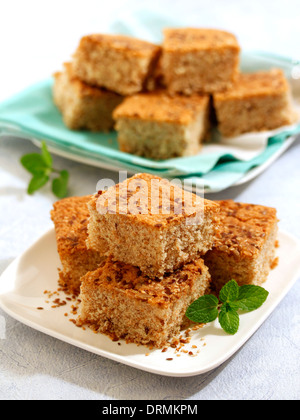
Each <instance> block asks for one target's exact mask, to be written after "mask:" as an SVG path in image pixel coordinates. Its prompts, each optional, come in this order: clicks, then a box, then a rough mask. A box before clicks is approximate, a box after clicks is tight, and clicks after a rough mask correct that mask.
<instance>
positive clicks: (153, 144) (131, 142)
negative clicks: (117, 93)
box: [113, 90, 210, 160]
mask: <svg viewBox="0 0 300 420" xmlns="http://www.w3.org/2000/svg"><path fill="white" fill-rule="evenodd" d="M113 118H114V119H115V120H116V125H115V128H116V130H117V132H118V142H119V147H120V150H122V151H123V152H127V153H132V154H135V155H139V156H144V157H147V158H150V159H157V160H159V159H168V158H174V157H178V156H190V155H195V154H197V153H198V152H199V151H200V149H201V146H202V142H203V140H205V139H207V138H208V134H209V129H210V100H209V97H208V96H207V95H203V96H200V95H192V96H189V97H185V96H180V95H169V94H168V93H167V91H165V90H157V91H154V92H148V93H139V94H136V95H133V96H130V97H127V98H125V100H124V102H123V103H122V104H120V105H119V106H118V107H117V108H116V109H115V111H114V113H113Z"/></svg>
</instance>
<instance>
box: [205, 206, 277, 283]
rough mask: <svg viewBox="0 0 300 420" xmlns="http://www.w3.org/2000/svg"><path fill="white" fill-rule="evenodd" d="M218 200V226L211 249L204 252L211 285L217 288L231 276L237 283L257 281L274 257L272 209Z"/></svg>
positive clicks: (275, 229) (267, 270)
mask: <svg viewBox="0 0 300 420" xmlns="http://www.w3.org/2000/svg"><path fill="white" fill-rule="evenodd" d="M218 204H219V205H220V214H219V217H220V228H219V231H218V232H217V235H216V239H215V243H214V246H213V249H212V250H210V251H208V252H207V254H206V255H205V256H204V261H205V264H206V265H207V266H208V268H209V271H210V274H211V277H212V287H214V288H215V289H216V290H217V291H219V290H220V289H221V288H222V286H223V285H224V284H225V283H227V282H228V281H230V280H232V279H233V280H235V281H236V282H237V283H238V284H239V286H242V285H245V284H254V285H261V284H262V283H263V282H264V281H265V280H266V279H267V277H268V274H269V272H270V269H271V268H272V266H273V264H274V259H275V248H276V246H277V231H278V226H277V222H278V220H277V216H276V209H274V208H271V207H266V206H261V205H255V204H246V203H237V202H234V201H233V200H223V201H218Z"/></svg>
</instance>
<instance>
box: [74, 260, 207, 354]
mask: <svg viewBox="0 0 300 420" xmlns="http://www.w3.org/2000/svg"><path fill="white" fill-rule="evenodd" d="M209 287H210V275H209V272H208V269H207V267H206V266H205V265H204V263H203V260H202V259H201V258H200V259H197V260H195V261H194V262H192V263H189V264H186V265H184V266H183V267H182V268H181V269H178V270H175V271H174V272H173V273H170V274H168V275H165V276H164V277H163V278H162V279H149V277H147V276H146V275H144V274H142V272H141V270H140V269H139V268H137V267H134V266H132V265H130V264H124V263H121V262H116V261H113V260H112V259H111V258H107V259H106V261H104V262H103V263H102V264H101V265H100V266H99V268H98V269H97V270H95V271H94V272H90V273H87V274H86V275H85V276H84V277H83V278H82V284H81V293H80V296H79V299H80V301H81V303H80V307H79V311H80V312H79V316H78V319H77V325H78V326H82V325H85V324H87V325H89V326H90V327H91V328H93V329H94V330H95V331H99V332H101V333H106V334H108V335H109V336H110V337H111V338H112V339H114V340H119V339H124V340H126V341H127V342H133V343H136V344H143V345H151V346H155V347H162V346H164V345H165V344H166V343H167V342H168V340H169V339H170V338H172V337H174V336H175V335H176V334H178V333H179V332H180V328H181V326H182V325H183V324H184V323H185V321H187V319H186V317H185V312H186V310H187V307H188V306H189V305H190V304H191V303H192V302H193V301H194V300H196V299H198V298H199V297H200V296H202V295H203V294H205V293H208V292H209Z"/></svg>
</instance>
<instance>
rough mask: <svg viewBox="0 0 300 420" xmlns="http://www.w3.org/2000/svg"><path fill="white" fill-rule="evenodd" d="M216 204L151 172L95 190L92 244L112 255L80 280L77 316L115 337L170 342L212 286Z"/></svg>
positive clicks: (90, 227) (90, 226)
mask: <svg viewBox="0 0 300 420" xmlns="http://www.w3.org/2000/svg"><path fill="white" fill-rule="evenodd" d="M218 207H219V206H218V205H217V204H216V203H213V202H211V201H208V200H203V199H202V198H200V197H198V196H196V195H194V194H192V193H189V192H184V190H183V189H182V188H181V187H178V186H174V185H173V184H171V183H170V182H169V181H167V180H164V179H161V178H158V177H155V176H153V175H148V174H138V175H135V176H133V177H132V178H129V179H127V180H125V181H123V182H121V183H120V184H118V185H116V186H115V187H111V188H109V189H108V190H107V191H106V192H99V193H98V194H96V195H94V196H93V197H92V199H91V201H90V202H89V204H88V208H89V211H90V220H89V224H88V241H87V246H88V248H91V249H93V250H95V251H98V252H99V253H100V254H101V253H105V255H106V256H107V258H106V260H105V261H104V262H103V263H102V264H100V266H99V267H98V269H97V270H96V271H94V272H90V273H87V274H86V275H85V276H84V277H82V279H81V290H80V301H81V304H80V316H79V322H81V323H84V324H86V323H87V324H89V323H90V324H92V325H93V326H96V329H97V330H98V331H101V332H104V333H106V334H109V335H111V336H112V337H116V339H120V338H123V339H125V340H126V341H128V342H135V343H138V344H147V345H153V346H156V347H161V346H163V345H165V344H166V343H167V341H168V340H169V339H170V338H172V337H173V336H175V335H176V334H178V333H179V332H180V328H181V326H182V324H183V323H184V321H185V320H186V318H185V312H186V310H187V307H188V306H189V305H190V304H191V303H192V302H193V301H194V300H196V299H197V298H198V297H200V296H202V295H203V294H205V293H207V292H208V291H209V290H210V282H211V278H210V274H209V272H208V268H207V267H206V266H205V264H204V261H203V259H202V258H201V256H203V254H205V253H206V252H207V251H208V250H209V249H211V248H212V244H213V241H214V236H215V227H216V226H217V213H218V212H217V210H218ZM102 238H105V240H106V246H105V249H103V243H102ZM99 239H100V240H99Z"/></svg>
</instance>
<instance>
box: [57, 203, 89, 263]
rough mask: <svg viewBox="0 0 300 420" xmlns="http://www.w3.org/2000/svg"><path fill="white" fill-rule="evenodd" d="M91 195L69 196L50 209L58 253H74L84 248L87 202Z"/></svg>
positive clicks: (87, 213)
mask: <svg viewBox="0 0 300 420" xmlns="http://www.w3.org/2000/svg"><path fill="white" fill-rule="evenodd" d="M90 199H91V196H90V195H87V196H84V197H70V198H65V199H62V200H60V201H57V202H56V203H54V205H53V210H52V211H51V219H52V221H53V222H54V224H55V230H56V239H57V246H58V250H59V253H60V254H61V255H64V254H65V253H68V254H69V253H71V254H72V253H74V252H76V251H85V250H86V243H85V242H86V239H87V224H88V219H89V211H88V207H87V203H88V202H89V201H90Z"/></svg>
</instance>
